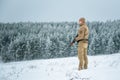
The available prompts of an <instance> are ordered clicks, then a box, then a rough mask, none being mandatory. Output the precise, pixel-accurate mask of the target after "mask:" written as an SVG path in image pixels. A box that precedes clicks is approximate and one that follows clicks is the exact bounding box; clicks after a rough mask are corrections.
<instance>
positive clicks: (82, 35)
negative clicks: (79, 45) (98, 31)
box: [75, 24, 89, 41]
mask: <svg viewBox="0 0 120 80" xmlns="http://www.w3.org/2000/svg"><path fill="white" fill-rule="evenodd" d="M88 36H89V29H88V27H87V25H86V24H84V25H82V26H80V29H79V30H78V37H76V39H75V40H76V41H78V40H80V39H88Z"/></svg>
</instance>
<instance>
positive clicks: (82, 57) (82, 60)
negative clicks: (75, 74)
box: [78, 41, 88, 70]
mask: <svg viewBox="0 0 120 80" xmlns="http://www.w3.org/2000/svg"><path fill="white" fill-rule="evenodd" d="M87 48H88V42H86V43H85V42H82V41H81V42H79V43H78V59H79V66H78V70H82V69H87V68H88V58H87Z"/></svg>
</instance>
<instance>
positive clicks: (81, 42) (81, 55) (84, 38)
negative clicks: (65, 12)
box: [71, 18, 89, 70]
mask: <svg viewBox="0 0 120 80" xmlns="http://www.w3.org/2000/svg"><path fill="white" fill-rule="evenodd" d="M79 25H80V29H79V30H78V34H77V36H76V37H75V39H74V40H73V42H72V43H71V46H72V45H73V43H75V41H77V42H78V59H79V67H78V70H82V69H87V68H88V58H87V48H88V36H89V29H88V27H87V25H86V22H85V18H80V19H79Z"/></svg>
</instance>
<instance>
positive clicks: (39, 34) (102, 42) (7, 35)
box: [0, 20, 120, 62]
mask: <svg viewBox="0 0 120 80" xmlns="http://www.w3.org/2000/svg"><path fill="white" fill-rule="evenodd" d="M87 25H88V28H89V30H90V34H89V46H88V55H101V54H113V53H118V52H120V20H114V21H111V20H109V21H106V22H99V21H93V22H89V21H88V22H87ZM78 29H79V25H78V23H77V22H18V23H2V22H1V23H0V56H1V57H2V61H4V62H10V61H22V60H33V59H49V58H61V57H71V56H76V55H77V43H75V44H74V46H72V47H70V46H69V45H70V43H71V41H72V40H73V39H74V37H75V36H76V34H77V31H78Z"/></svg>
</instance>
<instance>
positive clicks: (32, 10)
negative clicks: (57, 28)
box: [0, 0, 120, 22]
mask: <svg viewBox="0 0 120 80" xmlns="http://www.w3.org/2000/svg"><path fill="white" fill-rule="evenodd" d="M119 8H120V0H0V22H19V21H23V22H24V21H32V22H51V21H53V22H60V21H77V20H78V19H79V18H80V17H85V18H86V19H87V20H89V21H106V20H114V19H120V9H119Z"/></svg>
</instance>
